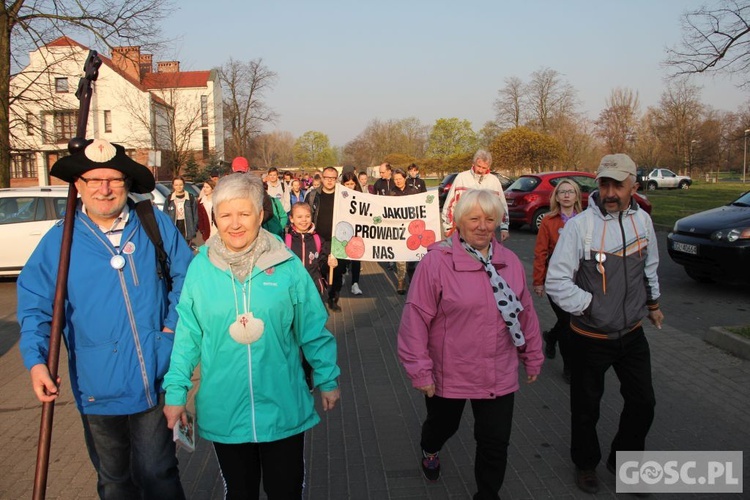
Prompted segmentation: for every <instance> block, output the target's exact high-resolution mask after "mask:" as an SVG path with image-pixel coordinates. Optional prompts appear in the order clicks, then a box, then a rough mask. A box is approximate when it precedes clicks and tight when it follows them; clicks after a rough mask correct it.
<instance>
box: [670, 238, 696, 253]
mask: <svg viewBox="0 0 750 500" xmlns="http://www.w3.org/2000/svg"><path fill="white" fill-rule="evenodd" d="M672 250H676V251H677V252H683V253H689V254H691V255H698V245H689V244H687V243H680V242H679V241H675V242H674V243H673V244H672Z"/></svg>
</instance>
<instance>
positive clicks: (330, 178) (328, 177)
mask: <svg viewBox="0 0 750 500" xmlns="http://www.w3.org/2000/svg"><path fill="white" fill-rule="evenodd" d="M323 178H324V179H325V180H327V181H335V180H336V179H338V177H331V176H330V175H324V176H323Z"/></svg>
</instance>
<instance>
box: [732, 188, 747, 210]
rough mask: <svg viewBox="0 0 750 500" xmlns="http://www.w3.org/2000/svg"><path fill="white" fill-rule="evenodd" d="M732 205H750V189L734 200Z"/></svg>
mask: <svg viewBox="0 0 750 500" xmlns="http://www.w3.org/2000/svg"><path fill="white" fill-rule="evenodd" d="M732 205H733V206H735V207H750V191H748V192H747V193H745V194H743V195H742V196H740V197H739V198H737V199H736V200H734V201H733V202H732Z"/></svg>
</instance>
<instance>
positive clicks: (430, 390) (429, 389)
mask: <svg viewBox="0 0 750 500" xmlns="http://www.w3.org/2000/svg"><path fill="white" fill-rule="evenodd" d="M417 390H418V391H419V392H421V393H422V394H424V395H425V396H427V397H428V398H431V397H432V396H434V395H435V384H430V385H425V386H422V387H417Z"/></svg>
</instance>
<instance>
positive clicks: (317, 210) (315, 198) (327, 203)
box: [305, 167, 344, 312]
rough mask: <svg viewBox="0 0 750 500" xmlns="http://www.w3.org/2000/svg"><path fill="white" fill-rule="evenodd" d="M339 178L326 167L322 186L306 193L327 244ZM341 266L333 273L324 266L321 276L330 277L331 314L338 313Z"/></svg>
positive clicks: (314, 221)
mask: <svg viewBox="0 0 750 500" xmlns="http://www.w3.org/2000/svg"><path fill="white" fill-rule="evenodd" d="M338 178H339V171H338V170H336V169H335V168H333V167H326V168H325V169H324V170H323V175H322V185H321V186H320V188H318V189H311V190H310V191H308V192H307V196H306V197H305V202H306V203H307V204H308V205H310V206H311V207H312V213H313V224H315V229H316V231H317V232H318V234H319V235H320V237H321V238H323V239H325V240H326V241H328V242H331V241H332V237H333V204H334V201H335V198H336V180H337V179H338ZM342 268H343V266H339V265H337V266H335V267H334V268H333V273H331V271H330V267H329V266H328V265H325V266H324V268H323V276H326V277H328V276H331V274H333V276H332V278H333V279H331V280H330V282H329V283H328V308H329V309H330V310H331V311H333V312H340V311H341V306H340V305H339V294H340V292H341V286H342V284H343V282H344V280H343V275H342Z"/></svg>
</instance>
